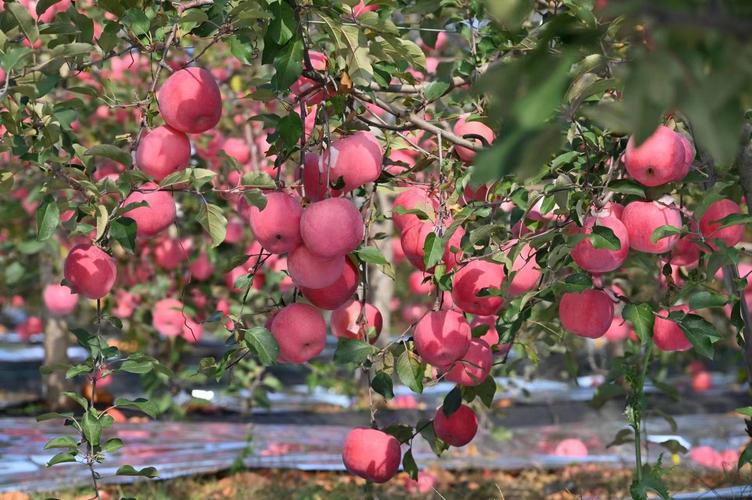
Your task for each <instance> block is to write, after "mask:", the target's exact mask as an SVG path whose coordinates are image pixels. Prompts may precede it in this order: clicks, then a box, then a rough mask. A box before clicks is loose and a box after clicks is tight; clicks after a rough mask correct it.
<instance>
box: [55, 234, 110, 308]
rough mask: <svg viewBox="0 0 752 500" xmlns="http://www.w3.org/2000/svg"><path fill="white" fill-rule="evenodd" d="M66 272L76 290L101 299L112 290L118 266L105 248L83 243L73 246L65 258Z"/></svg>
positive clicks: (92, 297) (84, 294)
mask: <svg viewBox="0 0 752 500" xmlns="http://www.w3.org/2000/svg"><path fill="white" fill-rule="evenodd" d="M64 274H65V279H66V280H68V282H69V283H70V284H71V288H72V289H73V291H74V292H76V293H79V294H81V295H83V296H84V297H87V298H90V299H101V298H102V297H104V296H105V295H107V294H108V293H110V290H112V286H113V285H114V284H115V279H116V278H117V268H116V267H115V260H114V259H113V258H112V257H110V256H109V255H107V254H106V253H105V251H104V250H102V249H101V248H99V247H96V246H94V245H92V244H91V243H83V244H81V245H76V246H74V247H73V248H71V251H70V253H69V254H68V257H66V258H65V265H64Z"/></svg>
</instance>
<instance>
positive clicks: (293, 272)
mask: <svg viewBox="0 0 752 500" xmlns="http://www.w3.org/2000/svg"><path fill="white" fill-rule="evenodd" d="M346 259H347V257H345V256H341V257H333V258H326V257H320V256H318V255H316V254H315V253H312V252H311V251H310V250H308V248H307V247H306V246H305V245H300V246H299V247H298V248H296V249H295V250H293V251H292V252H290V255H289V256H288V259H287V270H288V271H289V272H290V277H291V278H292V280H293V282H294V283H295V284H296V285H298V286H301V287H307V288H324V287H327V286H329V285H331V284H332V283H334V282H335V281H337V279H338V278H339V277H340V276H341V275H342V272H343V271H344V269H345V260H346Z"/></svg>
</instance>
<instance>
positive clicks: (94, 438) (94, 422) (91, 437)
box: [81, 408, 102, 446]
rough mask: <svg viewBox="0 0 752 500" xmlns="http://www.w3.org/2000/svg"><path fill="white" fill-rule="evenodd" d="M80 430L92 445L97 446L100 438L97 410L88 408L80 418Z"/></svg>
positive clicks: (100, 424) (100, 425)
mask: <svg viewBox="0 0 752 500" xmlns="http://www.w3.org/2000/svg"><path fill="white" fill-rule="evenodd" d="M81 430H82V431H83V434H84V437H85V438H86V441H88V442H89V443H90V444H91V445H92V446H99V442H100V440H101V439H102V423H101V422H100V421H99V417H98V415H97V410H95V409H94V408H89V410H88V411H87V412H86V413H84V416H83V418H82V419H81Z"/></svg>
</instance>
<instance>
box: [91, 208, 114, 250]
mask: <svg viewBox="0 0 752 500" xmlns="http://www.w3.org/2000/svg"><path fill="white" fill-rule="evenodd" d="M109 220H110V214H109V213H108V212H107V207H105V206H104V205H97V232H96V236H95V237H94V240H95V241H99V240H100V239H101V238H102V236H104V231H105V229H107V222H109Z"/></svg>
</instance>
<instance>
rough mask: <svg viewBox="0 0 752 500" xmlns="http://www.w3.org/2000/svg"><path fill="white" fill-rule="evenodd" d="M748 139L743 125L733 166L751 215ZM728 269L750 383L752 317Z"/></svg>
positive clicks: (748, 127)
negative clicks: (740, 327)
mask: <svg viewBox="0 0 752 500" xmlns="http://www.w3.org/2000/svg"><path fill="white" fill-rule="evenodd" d="M750 138H752V124H749V123H745V124H744V127H743V128H742V136H741V145H740V148H739V155H738V156H737V157H736V162H735V164H736V169H737V171H738V172H739V178H740V179H741V183H742V189H743V191H744V197H745V199H746V202H747V212H748V213H752V144H751V143H750ZM730 267H731V271H732V272H733V275H732V276H728V277H727V278H726V279H727V281H732V282H733V285H734V287H735V290H734V292H735V293H736V294H737V295H738V296H739V307H740V309H741V312H742V319H743V320H744V361H745V362H746V364H747V380H749V381H752V316H751V315H750V311H749V307H748V306H747V301H746V299H745V297H744V291H743V290H741V291H739V290H737V289H738V286H737V285H736V279H738V277H739V276H738V271H737V269H736V267H735V266H730ZM724 274H726V273H724ZM731 278H733V279H731Z"/></svg>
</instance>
